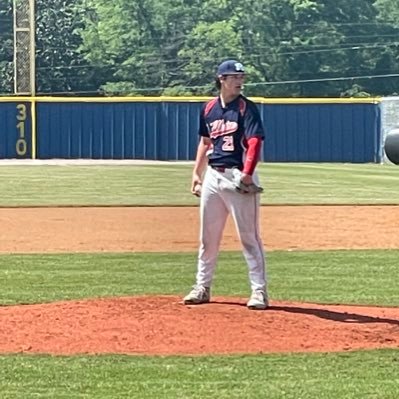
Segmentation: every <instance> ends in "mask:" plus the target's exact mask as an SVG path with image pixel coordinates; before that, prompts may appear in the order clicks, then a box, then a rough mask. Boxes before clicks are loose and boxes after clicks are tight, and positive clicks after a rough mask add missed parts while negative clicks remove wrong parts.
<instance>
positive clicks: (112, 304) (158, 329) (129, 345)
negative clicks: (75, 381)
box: [0, 296, 399, 355]
mask: <svg viewBox="0 0 399 399" xmlns="http://www.w3.org/2000/svg"><path fill="white" fill-rule="evenodd" d="M0 317H1V320H2V323H1V328H0V352H1V353H6V352H28V353H51V354H83V353H90V354H95V353H120V354H122V353H123V354H149V355H168V354H180V355H189V354H193V355H195V354H211V353H214V354H227V353H262V352H308V351H312V352H320V351H323V352H330V351H349V350H355V349H368V348H397V347H398V346H399V309H398V308H380V307H364V306H338V305H318V304H309V303H289V302H276V301H273V302H272V303H271V307H270V309H268V310H266V311H250V310H248V309H247V308H246V306H245V299H244V298H233V297H228V298H225V297H215V298H214V299H213V302H212V303H210V304H207V305H200V306H184V305H182V303H181V298H179V297H174V296H157V297H148V296H144V297H123V298H118V299H114V298H110V299H100V300H84V301H66V302H57V303H50V304H41V305H21V306H8V307H2V308H0Z"/></svg>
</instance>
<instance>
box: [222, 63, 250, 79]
mask: <svg viewBox="0 0 399 399" xmlns="http://www.w3.org/2000/svg"><path fill="white" fill-rule="evenodd" d="M244 72H245V71H244V66H243V65H242V64H241V62H239V61H236V60H227V61H223V62H222V63H221V64H220V65H219V66H218V72H217V74H218V76H220V75H237V74H239V73H244Z"/></svg>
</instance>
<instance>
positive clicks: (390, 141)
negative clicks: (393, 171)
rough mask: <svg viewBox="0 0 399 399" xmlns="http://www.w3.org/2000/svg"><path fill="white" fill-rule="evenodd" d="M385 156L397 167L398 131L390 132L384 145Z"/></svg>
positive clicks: (398, 162) (398, 152) (398, 155)
mask: <svg viewBox="0 0 399 399" xmlns="http://www.w3.org/2000/svg"><path fill="white" fill-rule="evenodd" d="M384 150H385V154H386V155H387V157H388V159H389V160H390V161H391V162H392V163H394V164H395V165H399V129H393V130H391V131H390V132H389V133H388V135H387V137H386V139H385V144H384Z"/></svg>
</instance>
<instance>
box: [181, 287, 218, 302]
mask: <svg viewBox="0 0 399 399" xmlns="http://www.w3.org/2000/svg"><path fill="white" fill-rule="evenodd" d="M210 299H211V294H210V289H209V287H204V286H203V285H194V287H193V289H192V290H191V291H190V292H189V293H188V294H187V295H186V296H185V297H184V299H183V303H184V304H185V305H199V304H201V303H208V302H209V301H210Z"/></svg>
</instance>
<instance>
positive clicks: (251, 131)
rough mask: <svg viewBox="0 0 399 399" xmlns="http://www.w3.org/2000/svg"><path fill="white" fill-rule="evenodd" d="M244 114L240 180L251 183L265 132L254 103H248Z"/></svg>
mask: <svg viewBox="0 0 399 399" xmlns="http://www.w3.org/2000/svg"><path fill="white" fill-rule="evenodd" d="M248 105H249V106H248V108H247V112H246V113H245V116H244V128H245V134H246V136H247V151H246V156H245V160H244V169H243V177H242V181H243V182H244V183H245V184H252V183H253V180H252V175H253V173H254V171H255V168H256V165H257V164H258V161H259V159H260V155H261V149H262V142H263V140H264V137H265V134H264V129H263V124H262V120H261V118H260V115H259V111H258V109H257V107H256V105H255V104H253V103H250V104H248Z"/></svg>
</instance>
